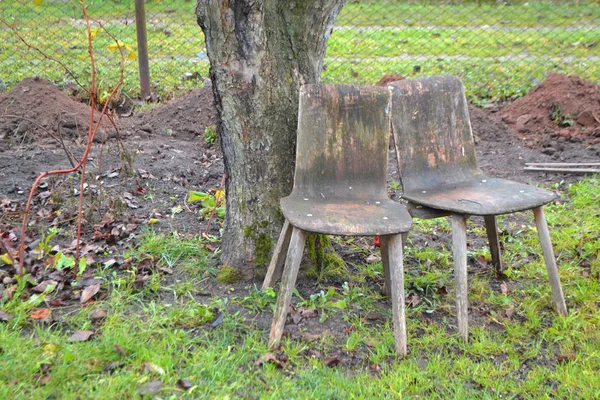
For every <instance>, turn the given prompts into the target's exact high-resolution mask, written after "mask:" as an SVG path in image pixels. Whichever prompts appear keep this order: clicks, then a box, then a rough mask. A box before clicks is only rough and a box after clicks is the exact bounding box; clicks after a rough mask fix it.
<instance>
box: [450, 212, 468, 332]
mask: <svg viewBox="0 0 600 400" xmlns="http://www.w3.org/2000/svg"><path fill="white" fill-rule="evenodd" d="M450 223H451V225H452V250H453V253H454V279H455V282H456V283H455V286H456V287H455V290H456V318H457V320H458V332H459V334H460V336H462V337H463V339H464V340H465V341H467V340H468V339H469V311H468V310H469V305H468V300H467V217H466V216H464V215H460V214H453V215H452V216H451V217H450Z"/></svg>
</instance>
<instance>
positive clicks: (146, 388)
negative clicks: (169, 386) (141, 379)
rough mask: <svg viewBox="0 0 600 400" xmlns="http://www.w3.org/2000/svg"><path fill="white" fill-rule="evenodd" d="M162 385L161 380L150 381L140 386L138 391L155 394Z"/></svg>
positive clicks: (141, 393) (144, 393)
mask: <svg viewBox="0 0 600 400" xmlns="http://www.w3.org/2000/svg"><path fill="white" fill-rule="evenodd" d="M161 387H162V382H161V381H150V382H148V383H145V384H143V385H142V386H139V387H138V393H139V394H140V395H142V396H145V395H147V394H154V393H156V392H158V390H159V389H160V388H161Z"/></svg>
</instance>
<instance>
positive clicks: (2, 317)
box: [0, 310, 14, 322]
mask: <svg viewBox="0 0 600 400" xmlns="http://www.w3.org/2000/svg"><path fill="white" fill-rule="evenodd" d="M13 317H14V315H12V314H9V313H7V312H4V311H2V310H0V321H1V322H6V321H10V320H11V319H13Z"/></svg>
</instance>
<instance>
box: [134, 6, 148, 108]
mask: <svg viewBox="0 0 600 400" xmlns="http://www.w3.org/2000/svg"><path fill="white" fill-rule="evenodd" d="M135 30H136V32H137V44H138V65H139V69H140V90H141V95H142V99H144V100H146V99H148V98H150V95H151V93H150V68H149V66H148V37H147V35H146V10H145V7H144V0H135Z"/></svg>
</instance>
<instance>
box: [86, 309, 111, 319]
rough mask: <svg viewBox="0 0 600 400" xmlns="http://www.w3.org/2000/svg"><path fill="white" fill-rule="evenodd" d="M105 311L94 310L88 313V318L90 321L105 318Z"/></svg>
mask: <svg viewBox="0 0 600 400" xmlns="http://www.w3.org/2000/svg"><path fill="white" fill-rule="evenodd" d="M106 314H107V313H106V311H105V310H96V311H94V312H92V313H90V319H91V320H92V321H99V320H101V319H104V318H106Z"/></svg>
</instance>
